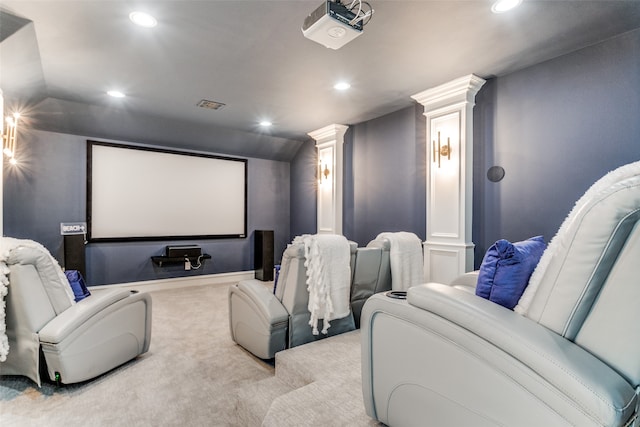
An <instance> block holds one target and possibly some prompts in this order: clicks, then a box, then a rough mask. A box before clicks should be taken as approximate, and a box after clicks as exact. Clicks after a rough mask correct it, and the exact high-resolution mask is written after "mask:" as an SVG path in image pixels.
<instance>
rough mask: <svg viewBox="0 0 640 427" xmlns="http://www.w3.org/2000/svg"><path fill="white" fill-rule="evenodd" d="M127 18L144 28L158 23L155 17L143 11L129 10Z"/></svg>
mask: <svg viewBox="0 0 640 427" xmlns="http://www.w3.org/2000/svg"><path fill="white" fill-rule="evenodd" d="M129 19H131V21H132V22H133V23H134V24H136V25H140V26H141V27H145V28H153V27H155V26H156V25H158V21H157V20H156V18H154V17H153V16H151V15H149V14H148V13H145V12H138V11H135V12H131V13H130V14H129Z"/></svg>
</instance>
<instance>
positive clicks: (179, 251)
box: [167, 245, 202, 258]
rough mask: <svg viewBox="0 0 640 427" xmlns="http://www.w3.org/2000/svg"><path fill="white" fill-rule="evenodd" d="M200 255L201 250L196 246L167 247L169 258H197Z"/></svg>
mask: <svg viewBox="0 0 640 427" xmlns="http://www.w3.org/2000/svg"><path fill="white" fill-rule="evenodd" d="M200 255H202V248H200V246H198V245H178V246H167V257H169V258H197V257H199V256H200Z"/></svg>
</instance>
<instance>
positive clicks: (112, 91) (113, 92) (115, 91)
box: [107, 90, 126, 98]
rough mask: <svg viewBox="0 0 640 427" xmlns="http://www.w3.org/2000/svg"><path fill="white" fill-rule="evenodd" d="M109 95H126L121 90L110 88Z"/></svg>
mask: <svg viewBox="0 0 640 427" xmlns="http://www.w3.org/2000/svg"><path fill="white" fill-rule="evenodd" d="M107 95H109V96H113V97H114V98H124V97H125V96H126V95H125V94H124V93H122V92H120V91H119V90H110V91H108V92H107Z"/></svg>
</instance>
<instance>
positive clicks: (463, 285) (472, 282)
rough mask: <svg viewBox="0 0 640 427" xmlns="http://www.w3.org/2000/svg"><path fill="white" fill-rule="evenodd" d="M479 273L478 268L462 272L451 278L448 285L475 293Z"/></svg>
mask: <svg viewBox="0 0 640 427" xmlns="http://www.w3.org/2000/svg"><path fill="white" fill-rule="evenodd" d="M479 273H480V271H479V270H476V271H470V272H468V273H464V274H463V275H461V276H458V277H456V278H455V279H453V281H452V282H451V283H450V284H449V285H450V286H452V287H454V288H458V289H462V290H464V291H467V292H470V293H472V294H475V293H476V284H477V283H478V274H479Z"/></svg>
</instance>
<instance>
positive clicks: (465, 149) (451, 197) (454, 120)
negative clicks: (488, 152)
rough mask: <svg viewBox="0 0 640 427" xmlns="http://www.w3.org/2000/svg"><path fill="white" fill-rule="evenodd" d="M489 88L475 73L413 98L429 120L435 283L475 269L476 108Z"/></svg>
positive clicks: (430, 268)
mask: <svg viewBox="0 0 640 427" xmlns="http://www.w3.org/2000/svg"><path fill="white" fill-rule="evenodd" d="M484 83H485V80H483V79H481V78H480V77H478V76H475V75H473V74H470V75H468V76H465V77H461V78H458V79H456V80H453V81H451V82H449V83H445V84H443V85H441V86H437V87H435V88H432V89H428V90H425V91H424V92H421V93H418V94H416V95H414V96H412V98H413V99H415V100H416V101H418V102H419V103H420V104H422V105H423V106H424V115H425V116H426V118H427V240H426V241H425V242H424V273H425V280H426V281H429V282H440V283H449V282H451V280H453V279H454V278H456V277H457V276H459V275H461V274H463V273H465V272H467V271H471V270H472V269H473V260H474V256H473V249H474V246H475V245H474V244H473V242H472V241H471V223H472V218H473V212H472V201H473V106H474V105H475V97H476V94H477V93H478V91H479V90H480V88H481V87H482V85H483V84H484ZM445 147H448V149H447V148H445ZM447 151H448V152H447Z"/></svg>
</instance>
